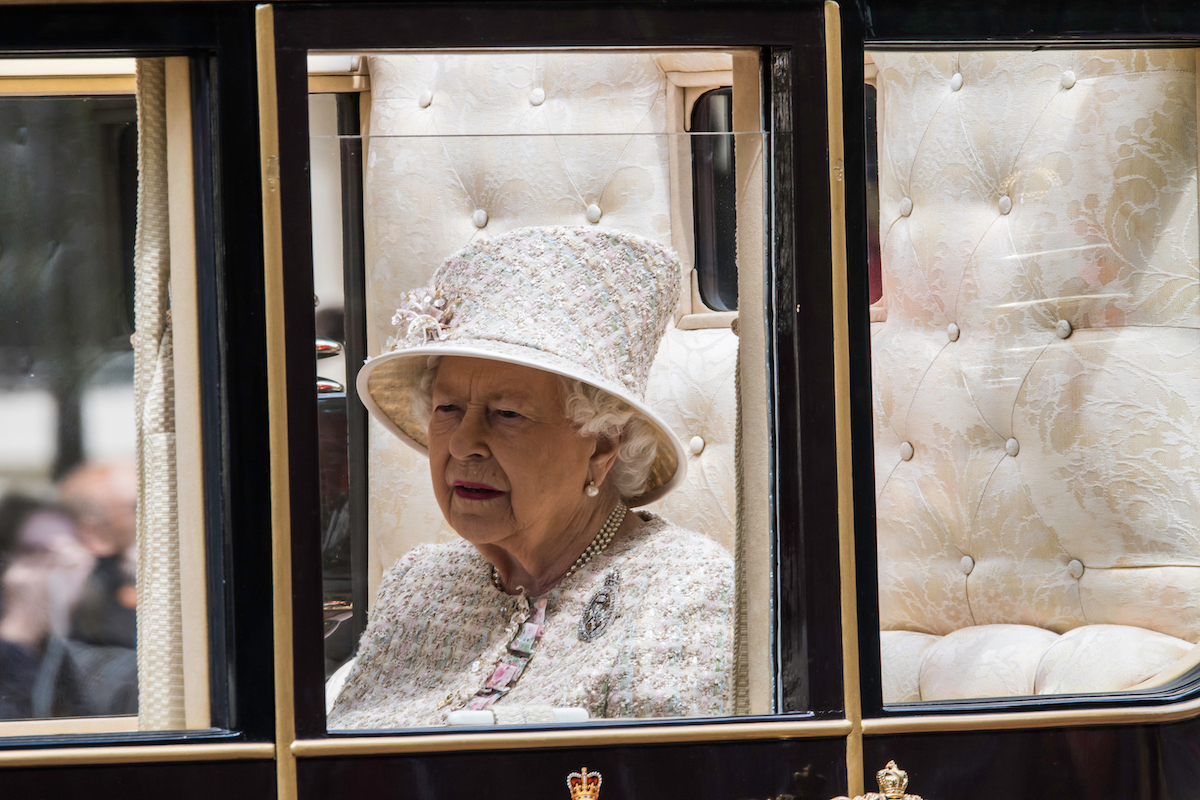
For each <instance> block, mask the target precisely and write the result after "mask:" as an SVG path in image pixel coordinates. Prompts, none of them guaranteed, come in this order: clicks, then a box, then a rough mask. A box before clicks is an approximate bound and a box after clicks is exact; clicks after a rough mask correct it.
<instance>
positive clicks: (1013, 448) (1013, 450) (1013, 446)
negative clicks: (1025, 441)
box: [1004, 439, 1021, 456]
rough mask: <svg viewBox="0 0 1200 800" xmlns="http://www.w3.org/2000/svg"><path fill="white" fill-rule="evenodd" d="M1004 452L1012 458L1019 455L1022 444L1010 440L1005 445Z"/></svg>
mask: <svg viewBox="0 0 1200 800" xmlns="http://www.w3.org/2000/svg"><path fill="white" fill-rule="evenodd" d="M1004 452H1006V453H1008V454H1009V455H1010V456H1015V455H1016V454H1017V453H1019V452H1021V444H1020V442H1018V441H1017V440H1016V439H1009V440H1008V441H1007V442H1005V443H1004Z"/></svg>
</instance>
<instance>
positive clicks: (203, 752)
mask: <svg viewBox="0 0 1200 800" xmlns="http://www.w3.org/2000/svg"><path fill="white" fill-rule="evenodd" d="M274 757H275V745H273V744H271V743H270V742H264V743H255V744H250V743H246V742H236V743H230V744H157V745H155V744H151V745H129V746H125V747H57V748H54V749H53V750H50V749H47V750H5V751H0V769H3V768H12V767H65V766H76V765H85V764H148V763H152V762H162V761H246V760H264V761H265V760H269V759H272V758H274Z"/></svg>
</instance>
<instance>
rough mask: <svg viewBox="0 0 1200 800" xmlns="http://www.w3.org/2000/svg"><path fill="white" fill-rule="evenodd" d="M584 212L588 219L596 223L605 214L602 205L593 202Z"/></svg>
mask: <svg viewBox="0 0 1200 800" xmlns="http://www.w3.org/2000/svg"><path fill="white" fill-rule="evenodd" d="M584 214H585V216H587V221H588V222H590V223H592V224H593V225H594V224H595V223H597V222H599V221H600V217H602V216H603V215H604V212H603V211H601V210H600V206H598V205H596V204H595V203H592V204H591V205H590V206H588V207H587V211H586V212H584Z"/></svg>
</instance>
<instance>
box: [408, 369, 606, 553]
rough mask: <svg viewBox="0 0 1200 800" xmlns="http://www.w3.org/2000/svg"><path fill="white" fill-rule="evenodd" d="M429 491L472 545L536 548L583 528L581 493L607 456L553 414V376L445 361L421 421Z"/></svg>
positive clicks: (558, 407)
mask: <svg viewBox="0 0 1200 800" xmlns="http://www.w3.org/2000/svg"><path fill="white" fill-rule="evenodd" d="M428 436H429V468H430V472H431V474H432V477H433V491H434V493H435V494H436V495H437V500H438V505H440V506H441V508H442V513H443V514H444V515H445V517H446V520H447V522H449V523H450V527H452V528H454V530H455V531H456V532H457V533H458V534H459V535H460V536H462V537H463V538H464V539H466V540H467V541H469V542H471V543H472V544H474V545H476V546H479V545H495V546H499V547H503V548H504V549H505V550H509V551H510V552H511V551H516V550H528V549H530V548H532V549H536V548H538V547H539V546H541V545H542V544H545V543H546V542H547V541H549V540H550V539H552V538H554V537H557V536H559V535H560V534H562V533H564V532H567V531H569V530H571V529H572V527H573V526H575V525H580V524H584V523H585V521H586V520H587V518H588V515H589V513H590V506H589V504H588V500H589V499H590V498H587V496H586V495H585V493H584V489H585V487H586V486H587V484H588V481H589V480H592V479H595V480H596V483H597V484H600V483H601V482H602V479H603V474H600V475H599V476H598V475H597V474H596V473H597V472H598V471H602V472H606V471H607V470H606V467H605V464H606V463H608V461H609V460H610V459H608V458H607V457H605V456H603V455H598V454H597V440H596V439H594V438H585V437H583V436H580V435H579V433H578V432H576V431H575V430H574V428H572V426H571V424H570V422H568V420H567V418H566V417H565V416H564V415H563V406H562V398H561V397H560V389H559V380H558V378H557V377H556V376H554V375H551V374H549V373H546V372H542V371H541V370H537V369H531V368H529V367H522V366H517V365H515V364H505V363H502V362H499V361H490V360H486V359H478V358H463V357H446V358H443V359H442V361H441V365H440V367H439V369H438V373H437V378H436V379H435V381H434V383H433V404H432V413H431V414H430V418H429V431H428Z"/></svg>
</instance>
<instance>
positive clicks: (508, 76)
mask: <svg viewBox="0 0 1200 800" xmlns="http://www.w3.org/2000/svg"><path fill="white" fill-rule="evenodd" d="M668 58H673V59H674V60H673V62H672V66H671V67H670V69H681V68H685V67H686V66H687V64H688V63H691V64H692V66H693V67H695V68H696V69H698V70H710V71H711V70H714V69H716V70H728V69H729V68H730V66H729V65H730V63H731V62H730V59H729V57H728V56H707V55H706V56H699V57H698V60H697V59H693V61H692V62H688V61H687V59H683V60H680V59H679V58H678V57H673V56H668ZM370 72H371V86H372V110H371V116H370V128H369V134H370V137H371V138H370V139H369V144H368V148H367V157H366V225H367V237H366V240H367V295H368V296H367V307H368V348H369V349H371V350H372V352H378V351H379V348H380V346H381V344H382V342H383V341H384V339H385V338H386V337H387V336H388V335H389V334H390V333H391V332H392V326H391V323H390V319H391V317H392V315H393V314H394V313H395V308H396V304H397V301H398V299H399V298H400V296H401V293H402V292H404V291H406V290H408V289H410V288H413V287H416V286H421V285H424V284H425V283H426V282H427V281H428V280H429V278H430V276H431V275H432V274H433V272H434V270H435V269H436V268H437V267H438V265H439V264H441V262H442V261H443V260H444V259H445V258H446V257H447V256H449V255H450V254H451V253H453V252H454V251H456V250H458V249H459V248H461V247H463V246H465V245H466V244H468V243H469V242H470V241H472V240H473V239H475V238H477V237H487V236H494V235H497V234H500V233H502V232H504V231H506V230H510V229H512V228H517V227H521V226H527V225H561V224H569V225H588V224H596V225H598V226H599V227H601V228H613V229H619V230H624V231H629V232H632V233H637V234H641V235H643V236H648V237H651V238H654V239H657V240H658V241H661V242H663V243H665V244H668V245H672V246H674V247H676V248H677V249H679V250H680V251H681V253H682V254H683V255H684V256H685V258H684V259H683V260H684V261H685V262H687V263H686V266H687V267H690V259H689V258H687V256H688V255H689V254H690V245H689V244H688V241H689V239H690V236H691V233H690V231H691V224H692V220H691V212H690V209H691V184H690V176H689V175H688V174H687V173H686V172H685V171H681V170H680V169H676V170H674V171H673V170H672V168H671V166H670V160H671V158H672V157H673V155H672V154H673V153H674V157H676V158H677V159H678V157H679V156H680V154H681V153H687V144H686V142H685V141H682V140H681V137H680V136H678V135H676V136H674V137H671V136H668V135H666V134H667V133H668V131H669V130H672V129H673V127H674V126H675V124H676V123H677V122H678V119H677V118H678V116H679V110H678V109H672V108H670V107H669V102H674V101H677V100H681V94H678V93H673V92H672V91H670V89H671V87H670V86H669V85H668V81H667V78H666V75H665V73H664V70H663V68H662V66H661V59H660V58H656V57H655V55H653V54H620V53H608V54H596V53H552V54H546V53H540V54H535V53H518V54H503V55H501V54H488V55H405V56H389V57H377V58H371V59H370ZM681 131H682V128H681V127H680V132H681ZM681 146H682V148H683V149H682V150H680V147H681ZM686 169H687V165H686V164H684V165H683V170H686ZM686 277H687V276H685V278H686ZM689 284H690V282H689V281H687V280H685V282H684V285H685V286H688V285H689ZM736 348H737V340H736V337H734V335H733V334H732V333H731V332H730V330H729V329H728V328H727V327H726V328H722V329H707V330H683V329H681V328H677V327H672V328H671V329H670V330H668V332H667V335H666V337H665V339H664V341H663V344H662V346H661V348H660V351H659V355H658V358H657V360H656V363H655V367H654V371H653V373H652V375H651V380H650V386H649V389H648V392H647V399H648V400H649V401H650V403H651V404H652V405H653V406H654V407H655V408H656V409H657V410H658V411H659V412H660V414H661V415H662V416H663V418H664V419H666V420H667V422H668V423H669V424H671V425H672V426H673V427H674V429H675V431H676V433H677V434H678V435H679V436H680V438H681V439H682V440H683V441H684V443H685V444H687V445H689V447H690V448H691V455H690V456H689V464H688V470H689V471H688V478H687V482H686V483H685V485H684V486H683V487H681V488H680V489H677V490H676V491H675V492H674V493H672V494H671V495H670V496H668V497H667V498H666V499H665V500H664V501H662V502H660V503H658V504H655V505H654V506H652V507H651V508H652V509H653V510H656V511H659V512H660V513H663V514H664V515H665V516H667V517H668V518H669V519H671V521H673V522H675V523H677V524H680V525H682V526H684V527H689V528H693V529H695V530H698V531H700V532H703V533H707V534H709V535H711V536H712V537H713V538H715V539H717V540H718V541H720V542H722V543H723V544H725V545H726V546H727V547H732V539H733V529H734V473H733V442H734V388H735V387H734V364H735V360H736V359H735V356H736ZM369 469H370V480H371V503H370V508H371V511H370V537H371V548H370V550H371V557H370V558H371V578H372V582H374V581H377V580H378V576H379V574H380V571H381V570H382V569H384V568H386V567H387V566H388V565H390V564H391V563H392V562H393V561H394V560H395V559H396V558H398V557H399V556H400V555H402V554H403V553H404V552H405V551H407V550H408V549H409V548H411V547H412V546H413V545H415V544H418V543H420V542H423V541H429V540H432V539H436V538H439V537H441V538H445V537H452V536H454V534H453V532H452V531H450V530H449V529H448V528H447V527H446V526H445V523H444V522H443V520H442V515H441V513H440V511H439V509H438V506H437V503H436V502H435V500H434V497H433V492H432V490H431V488H430V477H429V470H428V466H427V463H426V460H425V459H424V458H423V457H422V456H420V455H418V454H417V453H415V452H414V451H412V450H411V449H410V448H408V447H407V446H405V445H404V444H402V443H401V442H400V441H398V440H397V439H395V438H394V437H393V436H391V435H390V434H388V433H387V432H385V431H384V430H383V429H382V428H381V427H378V426H375V425H374V424H373V426H372V429H371V433H370V463H369Z"/></svg>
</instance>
